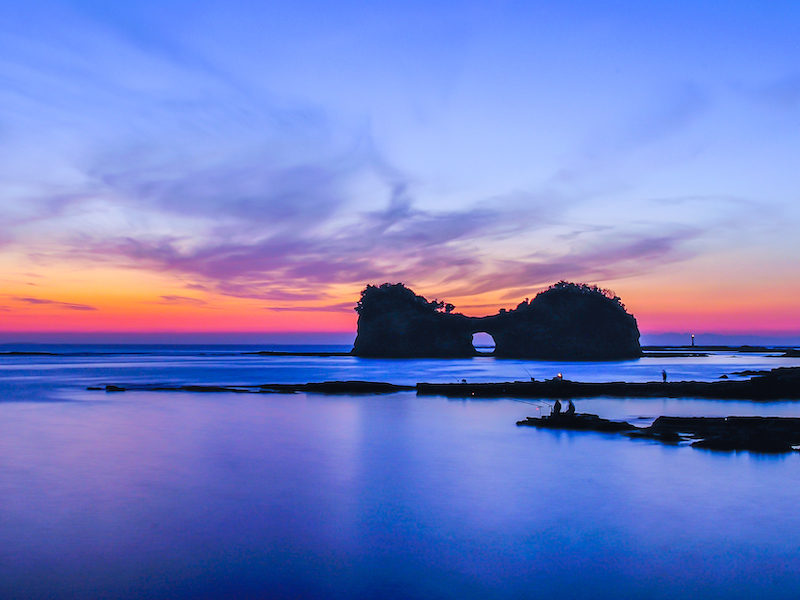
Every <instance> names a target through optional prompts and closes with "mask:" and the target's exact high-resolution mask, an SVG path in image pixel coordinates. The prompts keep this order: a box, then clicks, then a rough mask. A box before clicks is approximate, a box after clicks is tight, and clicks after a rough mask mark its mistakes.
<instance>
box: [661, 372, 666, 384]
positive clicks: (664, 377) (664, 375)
mask: <svg viewBox="0 0 800 600" xmlns="http://www.w3.org/2000/svg"><path fill="white" fill-rule="evenodd" d="M661 382H662V383H667V372H666V371H665V370H664V369H662V370H661Z"/></svg>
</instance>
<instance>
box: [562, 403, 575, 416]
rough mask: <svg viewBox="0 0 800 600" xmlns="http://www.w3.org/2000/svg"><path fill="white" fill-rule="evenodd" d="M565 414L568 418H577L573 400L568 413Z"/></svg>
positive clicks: (568, 407)
mask: <svg viewBox="0 0 800 600" xmlns="http://www.w3.org/2000/svg"><path fill="white" fill-rule="evenodd" d="M564 414H565V415H566V416H568V417H574V416H575V405H574V404H573V403H572V399H570V400H569V406H567V411H566V412H565V413H564Z"/></svg>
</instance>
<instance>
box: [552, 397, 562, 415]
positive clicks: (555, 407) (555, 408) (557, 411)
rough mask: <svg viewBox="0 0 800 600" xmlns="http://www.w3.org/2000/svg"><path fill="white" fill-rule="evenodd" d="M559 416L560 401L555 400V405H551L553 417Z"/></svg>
mask: <svg viewBox="0 0 800 600" xmlns="http://www.w3.org/2000/svg"><path fill="white" fill-rule="evenodd" d="M560 414H561V400H556V403H555V404H554V405H553V416H556V415H560Z"/></svg>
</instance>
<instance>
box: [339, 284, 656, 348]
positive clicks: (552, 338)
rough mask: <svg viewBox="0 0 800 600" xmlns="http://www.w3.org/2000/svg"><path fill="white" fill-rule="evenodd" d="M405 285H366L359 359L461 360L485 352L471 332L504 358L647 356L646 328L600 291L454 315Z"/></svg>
mask: <svg viewBox="0 0 800 600" xmlns="http://www.w3.org/2000/svg"><path fill="white" fill-rule="evenodd" d="M453 308H454V307H453V305H452V304H445V303H443V302H439V301H436V300H433V301H428V300H426V299H425V298H423V297H422V296H418V295H416V294H414V292H413V291H411V290H410V289H408V288H407V287H405V286H404V285H402V284H399V283H398V284H388V283H385V284H383V285H381V286H379V287H377V286H371V285H370V286H367V287H366V289H365V290H364V291H363V292H362V293H361V300H360V301H359V302H358V306H357V307H356V311H357V312H358V336H357V337H356V341H355V345H354V347H353V354H354V355H356V356H365V357H385V358H434V357H437V358H460V357H470V356H476V355H477V354H479V353H478V352H477V351H476V350H475V348H474V347H473V346H472V335H473V334H475V333H479V332H486V333H488V334H490V335H491V336H492V337H493V338H494V340H495V344H496V347H495V351H494V355H495V356H498V357H503V358H539V359H561V360H619V359H631V358H638V357H639V356H641V355H642V350H641V346H640V345H639V328H638V326H637V324H636V319H635V318H634V317H633V315H631V314H629V313H628V312H627V311H626V310H625V306H624V305H623V304H622V302H621V301H620V299H619V298H618V297H616V296H614V295H613V294H612V293H610V292H607V291H605V290H601V289H599V288H597V287H594V286H588V285H585V284H575V283H567V282H563V281H562V282H559V283H557V284H556V285H554V286H552V287H551V288H550V289H548V290H546V291H544V292H541V293H540V294H538V295H537V296H536V297H535V298H534V299H533V300H531V301H530V302H527V301H525V302H522V303H520V304H519V305H518V306H517V307H516V308H514V309H511V310H503V311H501V312H499V313H498V314H496V315H492V316H488V317H467V316H464V315H462V314H459V313H453V312H452V311H453Z"/></svg>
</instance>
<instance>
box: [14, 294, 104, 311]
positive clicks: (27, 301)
mask: <svg viewBox="0 0 800 600" xmlns="http://www.w3.org/2000/svg"><path fill="white" fill-rule="evenodd" d="M11 300H14V301H15V302H22V303H24V304H33V305H48V306H54V307H56V308H64V309H66V310H97V308H95V307H94V306H89V305H88V304H75V303H73V302H59V301H58V300H47V299H45V298H29V297H21V296H12V297H11Z"/></svg>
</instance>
